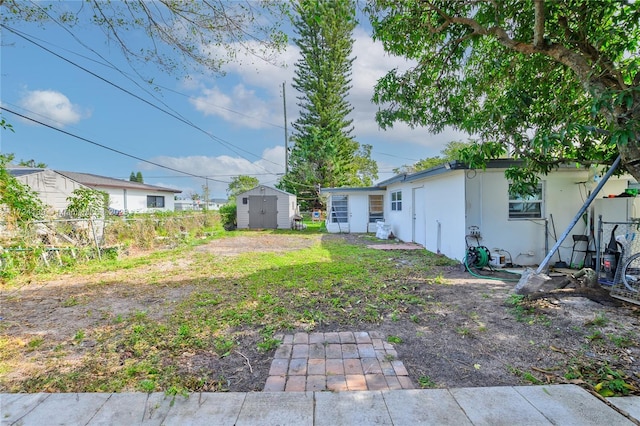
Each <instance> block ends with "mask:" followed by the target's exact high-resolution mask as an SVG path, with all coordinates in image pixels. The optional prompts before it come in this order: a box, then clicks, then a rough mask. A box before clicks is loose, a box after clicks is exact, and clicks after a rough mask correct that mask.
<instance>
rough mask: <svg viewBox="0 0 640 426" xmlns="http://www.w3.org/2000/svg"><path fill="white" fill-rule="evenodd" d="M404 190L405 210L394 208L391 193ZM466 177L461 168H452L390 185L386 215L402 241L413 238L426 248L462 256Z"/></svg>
mask: <svg viewBox="0 0 640 426" xmlns="http://www.w3.org/2000/svg"><path fill="white" fill-rule="evenodd" d="M399 190H400V191H402V210H400V211H397V210H396V211H393V210H391V193H392V192H395V191H399ZM464 194H465V181H464V174H463V173H462V172H451V173H448V174H442V175H439V176H435V177H430V178H426V179H422V180H418V181H413V182H408V183H406V182H401V183H396V184H392V185H389V187H388V188H387V194H386V197H385V198H386V200H385V218H388V220H387V223H388V224H389V225H391V229H392V231H393V233H394V234H395V235H396V237H398V238H399V239H400V240H402V241H413V242H416V243H418V244H421V245H423V246H424V247H425V248H426V249H427V250H429V251H432V252H434V253H437V252H438V251H440V252H441V253H443V254H445V255H447V256H449V257H451V258H454V259H460V260H461V259H462V258H463V257H464V254H465V243H464V235H465V233H464V223H465V205H464Z"/></svg>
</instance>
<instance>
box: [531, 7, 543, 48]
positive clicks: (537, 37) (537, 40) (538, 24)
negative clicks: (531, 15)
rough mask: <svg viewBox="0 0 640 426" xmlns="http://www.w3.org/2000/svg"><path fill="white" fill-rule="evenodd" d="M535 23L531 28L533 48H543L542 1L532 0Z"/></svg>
mask: <svg viewBox="0 0 640 426" xmlns="http://www.w3.org/2000/svg"><path fill="white" fill-rule="evenodd" d="M533 6H534V8H535V22H534V27H533V47H536V48H542V47H543V46H544V0H534V3H533Z"/></svg>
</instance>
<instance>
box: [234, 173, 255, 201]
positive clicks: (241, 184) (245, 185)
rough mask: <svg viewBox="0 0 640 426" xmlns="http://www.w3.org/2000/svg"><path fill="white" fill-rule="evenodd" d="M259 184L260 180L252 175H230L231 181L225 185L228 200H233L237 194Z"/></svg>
mask: <svg viewBox="0 0 640 426" xmlns="http://www.w3.org/2000/svg"><path fill="white" fill-rule="evenodd" d="M259 184H260V181H259V180H258V178H256V177H253V176H246V175H240V176H234V177H232V178H231V182H229V186H228V187H227V195H228V196H229V200H230V201H232V202H235V201H236V197H237V196H238V194H242V193H243V192H246V191H249V190H250V189H253V188H255V187H256V186H258V185H259Z"/></svg>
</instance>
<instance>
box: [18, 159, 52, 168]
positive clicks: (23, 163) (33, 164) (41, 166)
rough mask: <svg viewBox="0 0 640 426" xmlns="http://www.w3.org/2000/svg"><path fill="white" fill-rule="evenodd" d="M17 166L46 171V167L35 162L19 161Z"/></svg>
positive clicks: (41, 163)
mask: <svg viewBox="0 0 640 426" xmlns="http://www.w3.org/2000/svg"><path fill="white" fill-rule="evenodd" d="M18 166H25V167H32V168H35V169H46V168H47V165H46V164H45V163H43V162H39V163H36V160H33V159H31V160H20V161H19V162H18Z"/></svg>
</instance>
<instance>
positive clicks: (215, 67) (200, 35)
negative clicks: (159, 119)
mask: <svg viewBox="0 0 640 426" xmlns="http://www.w3.org/2000/svg"><path fill="white" fill-rule="evenodd" d="M0 5H1V9H0V10H1V12H2V13H0V22H1V23H3V24H8V25H9V26H12V24H13V23H14V22H18V23H22V24H24V22H36V23H39V24H41V25H47V24H59V25H64V26H65V27H66V28H67V29H68V30H70V31H73V29H74V27H75V26H82V25H84V26H86V25H94V26H96V27H98V28H99V29H101V30H102V31H103V32H104V34H105V36H106V37H107V39H109V40H111V42H113V45H114V47H116V48H118V47H119V48H120V50H121V51H122V54H123V55H124V57H125V58H126V59H127V60H128V61H129V62H130V63H131V64H132V65H133V66H134V67H135V68H138V69H141V67H139V66H136V65H139V64H148V63H149V62H152V63H154V64H156V65H157V66H158V67H159V68H160V69H161V70H162V71H165V72H170V73H173V72H175V71H184V72H186V71H188V70H190V69H192V68H193V66H194V65H196V64H199V65H201V66H202V67H203V68H204V69H206V70H207V71H208V72H221V67H222V65H223V64H225V63H226V62H229V61H231V60H237V57H236V53H237V51H238V50H243V51H245V52H247V53H248V54H250V55H251V56H252V57H253V56H255V57H260V58H265V59H267V60H268V59H269V57H270V54H272V53H273V52H274V51H276V50H279V49H281V48H283V47H284V46H286V44H287V36H286V34H284V32H283V31H281V30H280V25H281V22H282V19H281V16H282V15H283V14H284V13H285V12H286V9H287V8H286V5H284V4H282V3H280V2H273V1H270V0H263V1H259V2H218V1H215V2H209V1H189V2H175V1H162V2H159V3H157V4H155V5H154V7H149V5H148V3H147V2H146V1H143V0H132V1H128V2H126V4H125V3H124V2H102V1H97V0H90V1H85V2H83V6H82V7H78V8H69V7H68V5H66V4H65V3H64V2H50V3H46V4H45V3H41V2H36V3H25V2H23V1H20V0H3V1H0ZM260 15H262V16H260ZM176 28H180V31H177V30H175V29H176ZM136 30H139V31H138V32H136ZM140 31H143V32H144V33H143V34H142V37H141V35H140V34H139V32H140ZM142 39H144V40H146V43H145V44H142V45H140V44H139V41H140V40H142ZM200 46H217V47H219V49H200V48H199V47H200ZM142 68H144V67H142ZM149 82H150V83H153V78H151V77H150V78H149Z"/></svg>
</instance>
